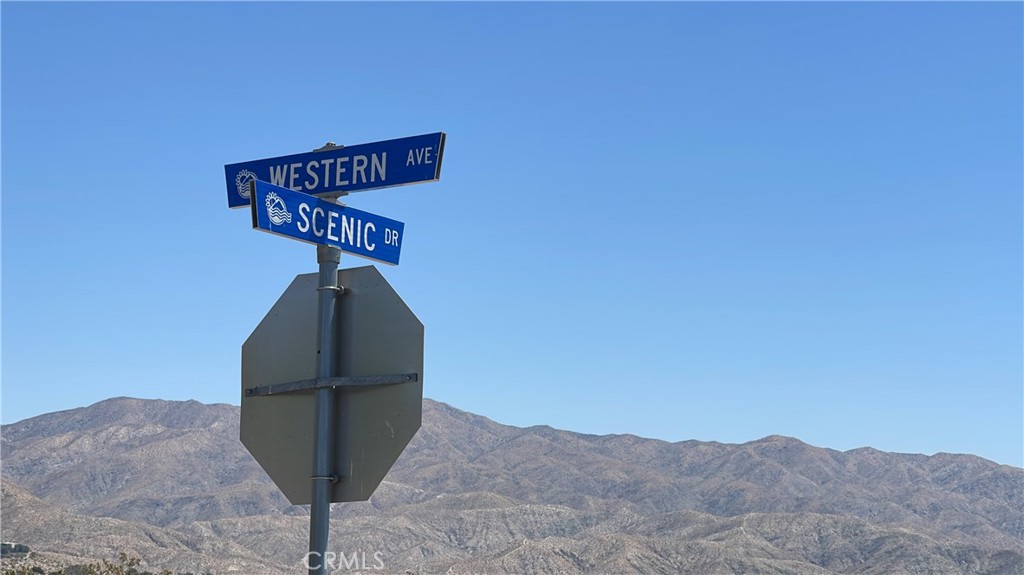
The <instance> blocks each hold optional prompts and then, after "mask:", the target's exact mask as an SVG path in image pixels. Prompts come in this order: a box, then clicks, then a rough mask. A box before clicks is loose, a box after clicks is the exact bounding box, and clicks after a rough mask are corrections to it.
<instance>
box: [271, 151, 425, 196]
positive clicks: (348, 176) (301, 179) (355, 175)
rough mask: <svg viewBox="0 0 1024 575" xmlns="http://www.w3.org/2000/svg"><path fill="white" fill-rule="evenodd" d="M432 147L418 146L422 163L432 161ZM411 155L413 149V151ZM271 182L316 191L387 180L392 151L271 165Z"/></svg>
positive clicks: (295, 188)
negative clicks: (389, 158) (389, 154)
mask: <svg viewBox="0 0 1024 575" xmlns="http://www.w3.org/2000/svg"><path fill="white" fill-rule="evenodd" d="M430 150H431V148H425V149H423V150H416V157H417V158H420V159H419V160H417V161H418V162H419V163H426V164H430V163H432V160H431V159H430V153H431V152H430ZM409 157H410V158H412V157H413V153H412V152H411V151H410V152H409ZM269 175H270V183H271V184H274V185H275V186H281V187H282V188H289V189H291V190H294V191H296V192H306V193H312V194H316V193H318V190H320V189H323V188H328V187H334V188H338V187H342V186H348V185H355V184H373V183H377V182H381V183H384V182H386V181H387V178H388V153H387V152H382V153H380V154H369V155H363V154H357V155H355V156H342V157H340V158H325V159H323V160H310V161H308V162H306V163H305V164H303V163H302V162H298V163H294V164H282V165H279V166H270V174H269Z"/></svg>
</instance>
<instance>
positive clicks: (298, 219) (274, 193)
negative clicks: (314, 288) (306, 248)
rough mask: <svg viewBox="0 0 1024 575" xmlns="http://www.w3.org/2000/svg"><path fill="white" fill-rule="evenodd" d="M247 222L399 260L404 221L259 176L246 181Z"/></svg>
mask: <svg viewBox="0 0 1024 575" xmlns="http://www.w3.org/2000/svg"><path fill="white" fill-rule="evenodd" d="M251 187H252V188H254V190H252V191H251V192H252V194H251V195H252V196H253V199H254V200H255V201H254V202H253V203H252V208H251V209H252V227H253V228H254V229H259V230H263V231H267V232H270V233H272V234H278V235H281V236H287V237H289V238H294V239H297V240H300V241H303V242H308V243H311V244H322V245H327V246H334V247H336V248H339V249H340V250H341V251H343V252H345V253H349V254H354V255H357V256H362V257H364V258H368V259H371V260H376V261H379V262H381V263H385V264H391V265H398V257H399V255H400V254H401V251H402V233H403V232H404V230H405V224H403V223H402V222H396V221H395V220H392V219H389V218H385V217H382V216H378V215H374V214H371V213H369V212H363V211H360V210H356V209H353V208H350V207H347V206H339V205H338V204H335V203H334V202H328V201H327V200H321V199H320V198H317V197H315V196H310V195H308V194H303V193H301V192H295V191H292V190H289V189H288V188H282V187H281V186H275V185H274V184H271V183H268V182H264V181H261V180H253V181H252V182H251Z"/></svg>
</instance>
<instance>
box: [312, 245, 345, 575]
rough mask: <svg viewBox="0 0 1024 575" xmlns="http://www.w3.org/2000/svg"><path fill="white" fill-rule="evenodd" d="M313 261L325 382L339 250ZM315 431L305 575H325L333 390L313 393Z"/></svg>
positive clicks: (322, 250) (320, 373)
mask: <svg viewBox="0 0 1024 575" xmlns="http://www.w3.org/2000/svg"><path fill="white" fill-rule="evenodd" d="M316 261H317V263H318V264H319V265H320V282H319V286H318V287H317V292H318V294H317V305H318V307H319V320H318V322H317V345H318V351H317V365H316V377H317V379H320V378H329V377H334V376H335V375H337V374H336V373H335V371H336V369H337V366H336V365H334V356H335V347H336V342H335V341H334V334H335V333H337V325H338V323H337V322H338V317H337V311H336V310H337V306H336V305H335V302H336V300H337V297H338V296H339V295H340V294H341V292H342V290H343V289H344V288H342V287H340V286H339V285H338V264H340V263H341V250H339V249H338V248H334V247H330V246H323V245H320V246H317V247H316ZM315 401H316V404H315V407H314V411H315V412H316V413H315V426H316V427H315V431H314V436H313V476H312V478H311V479H312V481H311V483H312V487H311V489H312V501H311V505H310V508H309V555H308V559H309V563H308V565H309V575H325V574H326V573H327V569H326V565H325V553H326V551H327V537H328V535H329V534H330V529H331V487H332V485H333V484H334V483H335V482H336V481H338V477H337V476H336V475H334V472H333V468H332V467H333V461H331V454H332V453H333V452H334V446H333V445H332V440H333V438H334V429H333V426H334V418H335V409H334V389H332V388H330V387H325V388H321V389H317V390H316V400H315Z"/></svg>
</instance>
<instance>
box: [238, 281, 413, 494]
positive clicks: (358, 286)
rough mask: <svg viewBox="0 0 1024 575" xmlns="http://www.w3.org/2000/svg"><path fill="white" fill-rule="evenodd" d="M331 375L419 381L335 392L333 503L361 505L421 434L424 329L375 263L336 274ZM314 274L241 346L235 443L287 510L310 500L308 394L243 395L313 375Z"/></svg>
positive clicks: (311, 413)
mask: <svg viewBox="0 0 1024 575" xmlns="http://www.w3.org/2000/svg"><path fill="white" fill-rule="evenodd" d="M338 279H339V285H342V286H344V287H345V293H344V294H343V295H342V296H341V297H339V298H337V300H338V303H337V305H338V310H337V311H338V314H339V321H338V324H339V328H338V333H337V334H335V341H336V342H337V344H338V345H337V348H338V349H336V350H335V353H336V358H335V362H334V363H335V365H336V366H338V373H337V374H335V375H336V376H357V375H393V374H405V373H416V374H419V377H418V378H417V380H416V381H412V382H406V383H400V384H393V385H386V386H378V387H363V388H354V389H353V388H349V389H346V388H338V389H336V390H335V392H334V400H335V402H336V405H335V413H336V414H338V417H337V420H336V421H335V422H333V428H332V434H333V436H334V471H333V472H334V474H335V475H338V476H339V477H340V478H341V480H340V481H338V482H337V483H334V484H333V487H332V491H331V501H332V502H335V503H337V502H342V501H365V500H366V499H369V497H370V495H372V494H373V491H374V490H375V489H376V488H377V485H379V484H380V482H381V480H382V479H384V476H385V475H386V474H387V472H388V470H390V469H391V466H392V465H393V464H394V462H395V460H397V459H398V456H399V455H401V453H402V451H403V450H404V449H405V446H406V445H408V443H409V441H410V440H411V439H412V437H413V436H414V435H415V434H416V431H417V430H419V428H420V421H421V416H422V408H423V324H422V323H420V321H419V320H418V319H417V318H416V316H415V315H413V313H412V311H411V310H409V308H408V307H407V306H406V305H405V302H403V301H402V299H401V298H400V297H399V296H398V294H397V293H395V291H394V289H392V288H391V286H390V285H389V284H388V282H387V280H385V279H384V277H383V276H382V275H380V272H378V271H377V269H376V268H374V267H373V266H366V267H360V268H349V269H343V270H340V271H339V272H338ZM317 283H318V276H317V274H303V275H299V276H296V277H295V279H294V280H293V281H292V283H291V285H289V286H288V289H286V290H285V292H284V293H283V294H282V295H281V297H280V298H279V299H278V300H277V303H275V304H274V306H273V307H272V308H271V309H270V311H269V312H267V315H266V316H265V317H264V318H263V320H262V321H261V322H260V324H259V325H258V326H257V327H256V329H255V330H253V332H252V335H250V336H249V338H248V339H247V340H245V343H244V344H243V345H242V414H241V439H242V443H243V444H244V445H245V447H246V449H248V450H249V453H251V454H252V455H253V457H255V458H256V461H258V462H259V464H260V465H261V466H262V467H263V469H264V471H266V472H267V474H268V475H270V478H271V479H273V480H274V483H276V484H277V486H278V488H280V489H281V491H282V492H283V493H284V495H285V497H287V498H288V501H290V502H291V503H292V504H293V505H304V504H308V503H310V499H311V497H310V489H311V485H310V476H311V475H312V471H313V437H314V411H313V410H314V393H315V392H314V391H312V390H307V391H302V392H294V393H284V394H276V395H265V396H246V394H245V390H246V389H251V388H254V387H261V386H264V385H273V384H279V383H288V382H292V381H299V380H304V379H313V378H315V377H316V364H317V337H316V335H317V334H316V330H317Z"/></svg>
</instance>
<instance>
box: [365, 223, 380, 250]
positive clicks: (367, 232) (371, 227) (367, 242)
mask: <svg viewBox="0 0 1024 575" xmlns="http://www.w3.org/2000/svg"><path fill="white" fill-rule="evenodd" d="M370 230H373V231H377V226H375V225H373V222H366V225H365V226H363V246H365V247H366V251H370V252H372V251H373V248H375V247H377V244H371V243H370Z"/></svg>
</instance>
